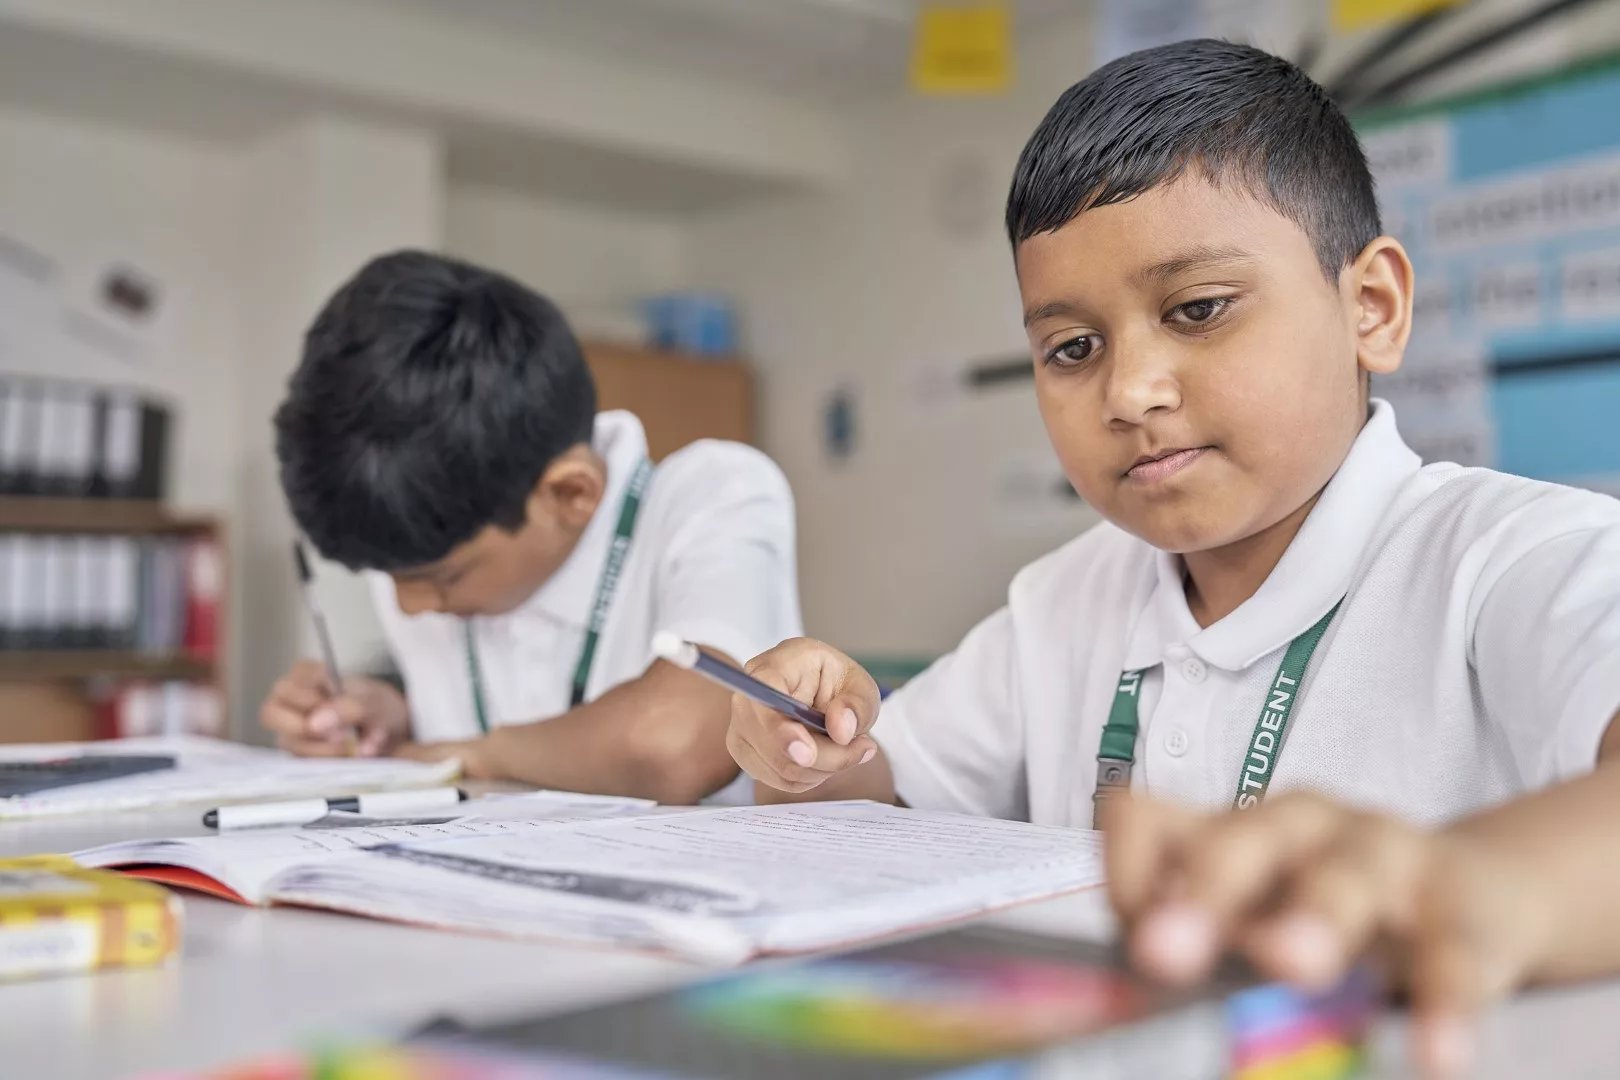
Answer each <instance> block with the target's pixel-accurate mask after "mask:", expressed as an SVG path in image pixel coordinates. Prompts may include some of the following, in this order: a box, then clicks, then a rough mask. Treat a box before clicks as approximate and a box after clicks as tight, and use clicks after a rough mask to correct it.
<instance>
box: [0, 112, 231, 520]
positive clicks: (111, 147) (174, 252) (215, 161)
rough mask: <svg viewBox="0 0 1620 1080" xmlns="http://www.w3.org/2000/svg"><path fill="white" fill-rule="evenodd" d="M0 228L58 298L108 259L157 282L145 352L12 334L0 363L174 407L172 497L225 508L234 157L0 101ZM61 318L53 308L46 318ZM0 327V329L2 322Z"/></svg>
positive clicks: (204, 507)
mask: <svg viewBox="0 0 1620 1080" xmlns="http://www.w3.org/2000/svg"><path fill="white" fill-rule="evenodd" d="M0 162H4V163H5V164H4V168H0V235H5V236H10V237H13V238H15V239H17V240H20V241H22V242H23V243H24V244H27V245H28V246H30V247H32V248H34V249H36V250H37V251H39V252H42V253H45V254H48V255H50V256H52V257H53V258H55V259H57V260H58V271H59V274H58V281H59V283H60V285H61V287H62V290H63V291H64V292H65V293H66V294H67V295H69V296H72V295H74V294H76V293H77V292H78V291H79V290H80V289H81V288H82V287H83V283H84V282H85V280H86V279H88V278H91V277H92V276H93V275H94V274H95V273H96V272H97V271H99V270H101V269H103V268H105V266H106V265H107V262H108V261H109V260H127V261H128V262H129V263H131V264H132V265H134V266H135V267H137V268H140V269H142V270H145V271H147V272H148V273H150V274H153V275H156V277H157V278H158V280H159V281H160V282H161V285H162V287H163V298H162V304H163V309H164V312H163V322H162V324H161V327H160V329H161V333H160V335H159V336H158V338H157V339H156V340H155V341H154V342H153V343H152V347H151V348H150V350H148V352H147V355H145V356H144V357H131V358H129V359H124V358H120V357H115V356H111V355H108V354H107V353H103V352H98V351H95V350H92V349H90V348H88V347H86V346H84V345H82V344H80V343H79V342H78V341H77V340H76V339H74V338H72V337H70V336H67V335H56V334H53V335H50V336H47V337H46V338H45V339H44V342H43V344H42V345H41V346H40V347H38V348H32V347H30V348H21V347H19V346H17V345H16V343H15V342H13V344H12V345H11V346H10V347H9V348H6V349H5V352H4V354H3V355H0V370H7V371H18V372H26V373H31V374H38V375H58V376H62V377H66V378H73V379H85V380H92V381H95V382H98V383H109V384H116V385H128V386H137V387H141V388H144V389H147V390H150V391H154V392H155V393H156V394H157V395H159V396H161V397H165V398H167V399H168V400H170V401H171V402H172V403H173V404H174V406H175V408H176V427H175V430H174V434H173V438H174V442H173V445H172V448H171V453H172V455H173V457H172V460H173V463H174V472H173V490H172V492H171V496H172V499H173V501H174V502H175V503H176V504H178V505H179V506H181V507H183V508H186V509H195V510H200V511H208V512H216V513H228V512H230V510H231V507H232V503H233V490H234V482H235V470H236V465H237V462H238V459H239V453H240V445H241V440H240V438H239V433H238V430H237V427H236V423H235V417H234V416H233V415H232V414H231V413H230V412H229V411H227V410H225V409H223V408H221V403H223V402H229V401H233V400H234V399H235V395H236V385H237V373H238V366H237V363H236V327H235V318H236V307H235V292H234V288H235V285H234V281H235V274H236V271H237V267H238V265H239V260H240V258H241V255H240V250H239V245H238V244H237V243H236V229H237V222H238V215H237V212H236V192H237V188H238V178H239V167H238V162H237V159H236V157H235V156H234V155H233V154H230V153H229V152H227V151H225V150H222V149H220V148H217V147H213V146H209V145H206V144H203V143H195V142H190V141H187V140H184V139H178V138H171V137H163V136H155V135H148V134H143V133H136V132H131V131H128V130H124V129H120V128H113V127H104V126H99V125H94V124H87V123H80V122H74V121H68V120H63V119H61V118H58V117H45V116H37V115H33V114H30V113H23V112H18V111H15V110H12V109H8V108H4V107H0ZM45 318H46V319H47V320H48V322H49V323H50V324H51V325H52V326H58V325H60V322H61V320H60V318H59V317H58V316H57V314H56V313H55V312H52V313H49V314H47V315H46V316H45ZM0 332H3V330H0Z"/></svg>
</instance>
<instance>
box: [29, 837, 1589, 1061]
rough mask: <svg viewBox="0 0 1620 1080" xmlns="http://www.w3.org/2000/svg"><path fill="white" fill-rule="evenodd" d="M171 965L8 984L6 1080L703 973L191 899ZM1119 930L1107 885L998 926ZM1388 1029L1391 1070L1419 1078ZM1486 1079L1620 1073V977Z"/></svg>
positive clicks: (572, 999) (356, 1033)
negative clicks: (1105, 904) (1108, 905)
mask: <svg viewBox="0 0 1620 1080" xmlns="http://www.w3.org/2000/svg"><path fill="white" fill-rule="evenodd" d="M203 832H204V830H203V829H202V828H201V826H200V823H199V821H198V815H197V812H196V811H194V810H187V811H164V812H153V813H144V814H126V815H121V816H118V817H116V818H83V817H80V818H70V819H54V820H47V821H34V822H12V823H6V824H0V857H4V856H10V855H22V854H32V853H36V852H53V851H54V852H67V851H74V850H79V849H82V848H87V847H92V846H95V845H98V844H103V843H110V842H113V841H115V840H126V839H135V838H139V837H162V836H182V835H194V834H202V833H203ZM185 919H186V922H185V945H184V949H183V951H182V953H181V955H180V956H179V957H178V958H177V959H176V960H174V961H171V962H170V964H169V965H167V966H166V967H163V968H160V969H156V970H145V971H119V972H107V973H102V974H95V975H87V976H75V977H67V978H59V979H48V980H40V981H36V982H24V983H13V984H9V985H0V1077H4V1078H6V1080H13V1078H15V1080H24V1078H26V1080H106V1078H123V1077H131V1076H139V1075H142V1074H144V1073H150V1072H154V1071H157V1070H172V1069H202V1068H207V1067H217V1066H220V1065H224V1064H228V1063H231V1062H240V1061H242V1060H243V1059H247V1058H252V1057H255V1056H259V1055H263V1054H266V1053H270V1052H275V1051H278V1050H284V1049H288V1048H295V1047H303V1046H308V1045H310V1044H311V1042H312V1041H314V1040H317V1039H321V1038H323V1037H331V1036H335V1037H338V1038H340V1039H341V1038H345V1037H365V1036H367V1035H378V1036H384V1035H388V1034H391V1033H399V1032H402V1031H405V1030H407V1029H410V1028H413V1027H415V1026H417V1025H419V1024H421V1023H424V1022H426V1021H428V1020H430V1019H433V1018H435V1017H439V1016H446V1015H449V1016H454V1017H456V1018H457V1019H460V1020H469V1021H480V1020H496V1019H502V1018H509V1017H517V1016H522V1015H532V1014H535V1013H538V1012H541V1011H545V1010H558V1011H560V1010H563V1009H566V1008H571V1007H579V1006H583V1005H588V1004H592V1003H596V1002H600V1001H605V1000H608V999H611V998H614V997H620V996H626V995H630V994H634V993H636V992H640V991H647V990H653V989H657V988H660V987H665V986H670V985H673V984H676V983H679V982H681V981H684V980H689V979H693V978H696V977H698V976H700V975H702V974H704V969H702V968H699V967H695V966H692V965H689V964H685V963H681V962H678V961H674V960H667V959H660V958H657V957H652V956H646V955H640V954H635V953H625V952H612V951H602V950H591V949H583V948H570V947H566V946H559V945H537V944H528V943H518V942H508V941H499V940H494V939H489V938H478V937H469V936H463V935H457V934H450V933H444V932H440V931H432V930H421V929H414V928H411V927H404V926H394V925H390V924H386V923H379V922H373V921H369V920H365V919H359V918H353V917H349V916H343V915H335V914H327V913H323V912H314V911H303V910H295V909H282V910H260V909H254V908H244V907H239V906H237V905H234V904H228V903H225V902H224V901H220V900H212V899H209V898H207V897H201V896H195V895H189V894H188V895H187V896H186V898H185ZM995 919H996V921H997V922H1000V923H1003V924H1010V925H1016V926H1020V927H1024V928H1027V929H1031V930H1038V931H1045V932H1056V933H1068V934H1072V935H1078V936H1086V937H1095V936H1097V935H1100V934H1105V933H1106V932H1107V927H1108V919H1107V915H1106V912H1105V911H1104V910H1103V909H1102V906H1101V897H1100V895H1099V894H1098V893H1096V892H1092V893H1086V894H1080V895H1078V896H1072V897H1066V898H1063V899H1060V900H1054V901H1050V902H1048V903H1044V904H1035V905H1029V906H1027V907H1024V908H1021V909H1018V910H1016V911H1014V912H1009V913H1004V914H1002V915H999V916H996V917H995ZM1399 1028H1400V1024H1399V1022H1398V1021H1396V1020H1390V1021H1388V1022H1386V1023H1385V1024H1384V1025H1383V1027H1382V1030H1381V1031H1380V1035H1379V1039H1378V1045H1377V1048H1376V1053H1375V1060H1376V1061H1377V1063H1378V1064H1377V1067H1376V1072H1375V1075H1376V1076H1378V1077H1381V1078H1397V1077H1404V1076H1406V1072H1405V1069H1404V1067H1403V1066H1402V1064H1401V1060H1402V1059H1401V1053H1400V1042H1399ZM1484 1050H1485V1052H1484V1054H1483V1055H1482V1061H1481V1067H1480V1069H1479V1071H1478V1076H1479V1077H1481V1078H1483V1080H1519V1078H1523V1077H1536V1078H1538V1080H1539V1078H1542V1077H1547V1078H1552V1077H1560V1078H1561V1077H1593V1078H1598V1077H1604V1078H1613V1077H1616V1076H1620V982H1615V983H1606V984H1599V985H1595V986H1588V987H1582V988H1575V989H1569V990H1560V991H1549V992H1541V993H1535V994H1530V995H1525V996H1522V997H1520V998H1518V999H1516V1000H1515V1001H1513V1002H1511V1003H1509V1004H1508V1005H1505V1006H1503V1007H1501V1008H1499V1009H1498V1010H1497V1011H1496V1012H1495V1013H1494V1014H1493V1015H1492V1017H1491V1018H1490V1020H1489V1022H1488V1024H1487V1028H1486V1040H1485V1047H1484Z"/></svg>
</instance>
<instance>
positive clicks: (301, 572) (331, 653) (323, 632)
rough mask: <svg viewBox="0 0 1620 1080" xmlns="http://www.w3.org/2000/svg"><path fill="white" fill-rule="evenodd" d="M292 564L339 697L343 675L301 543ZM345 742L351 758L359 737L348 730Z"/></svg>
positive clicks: (296, 544) (329, 678) (295, 543)
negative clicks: (316, 600)
mask: <svg viewBox="0 0 1620 1080" xmlns="http://www.w3.org/2000/svg"><path fill="white" fill-rule="evenodd" d="M293 563H294V564H295V565H296V566H297V567H298V584H299V587H300V589H301V590H302V592H303V594H304V606H305V607H307V608H308V609H309V617H310V620H311V621H312V622H314V624H315V639H316V641H318V642H319V643H320V647H321V661H322V662H323V663H324V664H325V665H326V680H327V681H328V682H329V683H331V684H332V696H333V697H341V696H342V694H343V675H342V674H341V673H340V672H339V671H338V662H337V650H336V649H334V648H332V631H330V630H329V629H327V626H326V615H325V614H323V613H322V611H321V606H320V605H319V604H317V603H316V602H315V574H314V572H313V571H311V570H310V568H309V556H308V555H307V554H305V552H304V545H303V542H302V541H299V540H294V541H293ZM347 741H348V745H349V755H350V756H351V757H352V756H353V755H354V754H355V752H356V751H357V750H358V749H359V746H360V739H359V736H358V735H357V734H355V732H354V730H353V729H350V731H349V734H348V737H347Z"/></svg>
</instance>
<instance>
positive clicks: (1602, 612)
mask: <svg viewBox="0 0 1620 1080" xmlns="http://www.w3.org/2000/svg"><path fill="white" fill-rule="evenodd" d="M1486 576H1487V577H1488V576H1490V575H1489V573H1488V572H1487V575H1486ZM1473 649H1474V652H1473V661H1474V666H1475V671H1476V677H1477V678H1478V681H1479V686H1480V690H1481V692H1482V695H1483V697H1484V701H1485V708H1486V713H1487V715H1488V716H1489V717H1490V718H1491V720H1492V721H1493V723H1495V724H1496V725H1498V726H1499V727H1500V729H1501V730H1502V731H1503V732H1505V734H1506V737H1507V740H1508V743H1509V746H1510V748H1511V750H1512V752H1513V756H1514V758H1515V760H1516V761H1518V762H1519V763H1520V770H1521V772H1522V774H1523V779H1524V781H1525V783H1526V784H1527V785H1529V786H1531V787H1541V786H1544V785H1546V784H1550V783H1554V782H1556V781H1559V780H1563V779H1567V778H1569V777H1571V776H1576V775H1580V774H1582V773H1585V772H1588V771H1590V770H1591V769H1592V767H1593V766H1594V765H1595V764H1596V763H1597V752H1598V746H1599V744H1600V743H1601V742H1602V740H1603V735H1604V732H1605V731H1606V730H1607V729H1608V726H1609V723H1610V721H1611V720H1612V719H1613V717H1614V716H1615V714H1616V713H1617V712H1620V523H1616V524H1612V525H1609V526H1607V527H1600V528H1591V529H1586V530H1582V531H1579V532H1573V533H1568V534H1565V535H1562V536H1557V537H1554V538H1552V539H1548V540H1544V541H1542V542H1540V543H1538V544H1536V545H1535V546H1533V547H1531V548H1529V550H1527V551H1523V552H1522V553H1519V554H1517V557H1515V558H1514V559H1513V560H1512V562H1511V564H1510V565H1508V566H1507V567H1506V568H1505V569H1503V570H1502V571H1501V573H1500V575H1499V576H1496V577H1495V581H1494V584H1492V585H1491V587H1490V589H1489V591H1488V592H1487V594H1486V596H1485V599H1484V601H1483V603H1482V604H1481V606H1480V610H1479V615H1478V618H1477V619H1476V621H1475V624H1474V633H1473Z"/></svg>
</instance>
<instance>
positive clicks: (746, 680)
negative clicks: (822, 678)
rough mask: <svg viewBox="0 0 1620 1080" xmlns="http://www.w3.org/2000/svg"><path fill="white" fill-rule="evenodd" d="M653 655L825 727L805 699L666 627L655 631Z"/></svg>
mask: <svg viewBox="0 0 1620 1080" xmlns="http://www.w3.org/2000/svg"><path fill="white" fill-rule="evenodd" d="M653 654H654V655H656V656H658V657H659V658H660V659H663V660H668V661H669V662H670V663H672V664H674V665H675V666H676V667H680V668H685V669H686V670H687V671H695V672H697V673H698V674H699V675H703V676H706V677H707V678H709V679H711V680H713V681H714V682H717V683H719V684H720V685H721V686H724V687H725V688H726V689H728V690H733V691H735V692H737V693H739V694H741V695H742V696H743V697H745V698H749V699H751V700H753V701H757V702H759V703H760V704H761V705H763V706H765V707H766V708H767V709H775V710H776V711H777V712H779V713H784V714H786V715H787V716H791V717H792V718H793V719H795V720H797V721H798V722H799V723H801V724H803V725H805V726H806V727H812V728H815V729H816V730H817V731H826V730H827V718H826V717H825V716H823V715H822V714H821V713H819V712H817V711H816V710H814V709H812V708H811V707H810V706H808V705H806V704H804V702H802V701H795V700H794V699H793V698H790V697H788V696H787V695H786V694H784V693H782V692H781V691H780V690H773V689H772V688H771V687H769V686H766V685H765V684H764V683H762V682H760V681H759V680H758V679H756V678H754V677H753V676H752V675H750V674H748V673H747V672H745V671H739V670H738V669H736V668H734V667H732V666H731V665H730V664H728V663H726V662H725V661H724V660H720V659H717V658H716V657H713V656H710V655H709V654H708V653H706V652H704V651H703V650H702V649H700V648H698V647H697V646H696V645H693V644H692V643H691V642H690V641H685V640H683V639H682V638H681V637H680V635H678V634H672V633H670V632H669V631H667V630H660V631H659V632H658V633H656V634H654V635H653Z"/></svg>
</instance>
